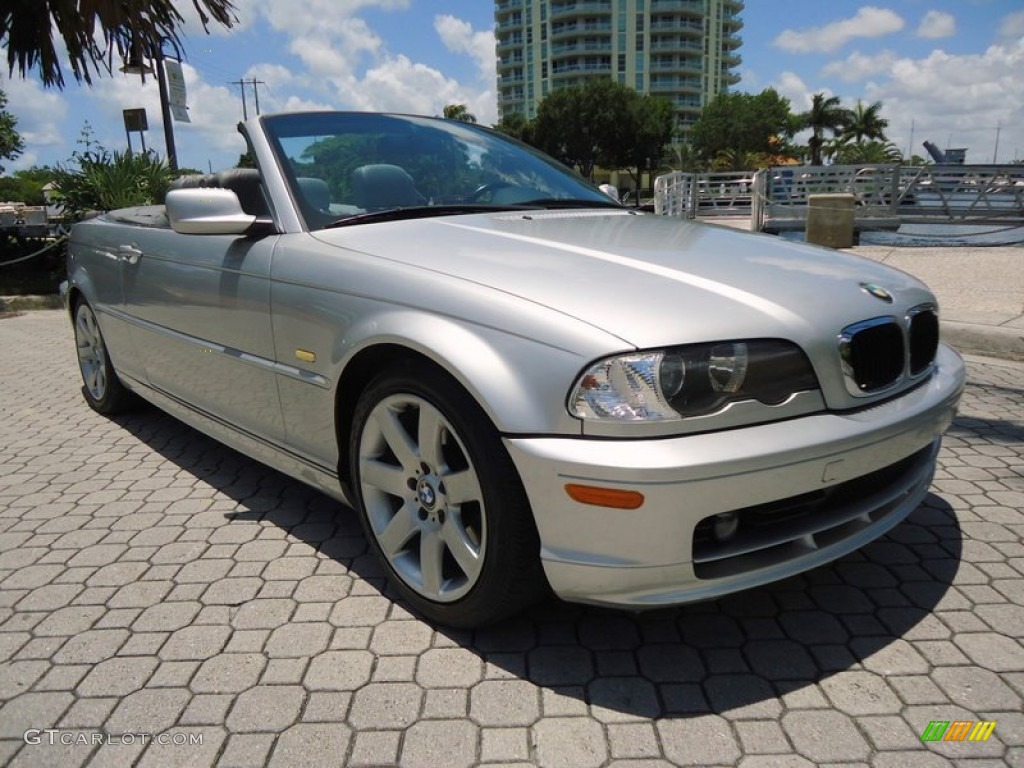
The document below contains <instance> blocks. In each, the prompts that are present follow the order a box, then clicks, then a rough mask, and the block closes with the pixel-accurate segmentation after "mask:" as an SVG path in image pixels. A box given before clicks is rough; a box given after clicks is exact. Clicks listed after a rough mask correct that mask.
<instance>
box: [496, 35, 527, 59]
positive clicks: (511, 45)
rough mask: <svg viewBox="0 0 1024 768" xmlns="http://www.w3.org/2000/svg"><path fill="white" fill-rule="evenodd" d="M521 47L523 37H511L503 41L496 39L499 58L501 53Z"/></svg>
mask: <svg viewBox="0 0 1024 768" xmlns="http://www.w3.org/2000/svg"><path fill="white" fill-rule="evenodd" d="M522 47H523V36H522V35H511V36H509V37H506V38H504V39H502V38H498V55H499V56H500V55H501V53H502V51H511V50H514V49H516V48H522Z"/></svg>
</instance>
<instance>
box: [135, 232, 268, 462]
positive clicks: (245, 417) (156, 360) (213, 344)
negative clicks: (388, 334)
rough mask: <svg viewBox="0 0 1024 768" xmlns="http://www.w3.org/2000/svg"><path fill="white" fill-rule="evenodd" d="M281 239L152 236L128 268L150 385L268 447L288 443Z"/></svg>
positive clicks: (139, 245) (142, 240) (139, 243)
mask: <svg viewBox="0 0 1024 768" xmlns="http://www.w3.org/2000/svg"><path fill="white" fill-rule="evenodd" d="M277 240H278V236H277V235H270V236H264V237H242V236H234V235H183V234H178V233H176V232H173V231H172V230H170V229H153V230H149V231H147V232H146V233H145V236H144V237H139V238H137V239H136V241H135V242H132V243H126V244H123V245H126V246H128V247H130V248H132V249H133V251H131V257H130V258H129V259H128V260H126V261H125V262H124V263H123V267H122V268H123V284H124V300H125V314H126V315H127V316H128V317H129V318H131V321H132V326H133V333H134V346H135V350H136V353H137V355H138V356H139V359H140V360H141V361H142V362H143V364H144V366H145V371H146V377H147V379H148V382H149V384H150V386H152V387H154V388H155V389H158V390H160V391H162V392H164V393H165V394H168V395H171V396H173V397H174V398H176V399H178V400H181V401H184V402H185V403H187V404H188V405H190V406H192V407H194V408H196V409H198V410H200V411H203V412H205V413H207V414H211V415H213V416H216V417H218V418H220V419H223V420H225V421H227V422H229V423H231V424H233V425H235V426H237V427H240V428H242V429H244V430H246V431H248V432H251V433H254V434H255V435H257V436H259V437H262V438H264V439H269V440H271V441H274V442H280V441H281V440H282V439H283V434H284V430H283V426H282V420H281V406H280V398H279V397H278V391H277V383H276V375H275V369H274V361H273V358H274V348H273V337H272V329H271V320H270V279H269V278H270V265H271V259H272V257H273V253H274V248H275V245H276V243H277Z"/></svg>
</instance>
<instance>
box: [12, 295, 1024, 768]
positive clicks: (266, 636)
mask: <svg viewBox="0 0 1024 768" xmlns="http://www.w3.org/2000/svg"><path fill="white" fill-rule="evenodd" d="M0 354H2V362H3V365H2V366H0V763H4V764H10V765H32V766H38V765H61V766H68V767H69V768H70V766H76V765H84V764H92V765H108V764H109V765H128V764H138V765H143V766H150V765H153V766H169V765H186V764H188V765H198V766H202V765H224V766H230V765H239V766H241V765H245V766H263V765H269V766H277V765H280V766H295V765H309V766H312V765H330V766H336V765H342V764H345V765H353V766H355V765H378V766H379V765H391V764H401V765H405V766H435V765H437V766H440V765H451V766H473V765H488V764H490V765H542V766H551V767H552V768H553V767H555V766H594V767H595V768H600V767H602V766H611V765H637V766H640V765H659V764H661V765H665V764H677V765H681V764H714V765H743V766H788V765H792V766H810V765H816V764H824V763H843V764H857V765H871V766H879V767H881V766H899V768H909V767H910V766H917V765H921V766H931V765H947V764H950V763H952V764H962V765H964V766H969V765H972V764H977V765H998V764H1007V765H1014V764H1016V765H1024V715H1021V712H1022V710H1024V385H1022V382H1024V366H1020V365H1014V364H1010V363H1002V362H997V361H992V360H973V361H972V362H971V364H970V366H969V371H970V382H969V385H968V389H967V392H966V395H965V398H964V402H963V406H962V409H961V414H960V417H959V418H958V420H957V422H956V423H955V424H954V426H953V428H952V429H951V431H950V432H949V435H948V437H947V439H946V442H945V445H944V448H943V450H942V454H941V462H940V468H939V471H938V474H937V476H936V479H935V484H934V486H933V489H932V491H933V492H932V494H931V495H930V496H929V497H928V498H927V499H926V501H925V503H924V504H923V505H922V506H921V508H919V509H918V510H917V511H915V512H914V513H913V514H912V515H911V516H910V518H909V519H908V520H907V522H905V523H904V524H902V525H900V526H898V527H897V528H896V529H895V530H893V531H892V532H891V533H890V534H889V535H888V536H886V537H885V538H883V539H882V540H880V541H878V542H875V543H873V544H870V545H869V546H867V547H865V548H864V549H863V550H861V551H860V552H857V553H854V554H852V555H850V556H848V557H846V558H844V559H843V560H842V561H840V562H838V563H835V564H832V565H830V566H826V567H823V568H820V569H818V570H816V571H813V572H812V573H809V574H805V575H803V576H800V577H797V578H793V579H789V580H787V581H785V582H782V583H779V584H776V585H772V586H770V587H766V588H762V589H758V590H754V591H752V592H749V593H745V594H741V595H736V596H732V597H729V598H726V599H723V600H719V601H715V602H710V603H706V604H701V605H695V606H689V607H684V608H680V609H673V610H662V611H657V612H654V613H649V614H641V615H632V614H627V613H622V612H616V611H606V610H600V609H593V608H586V607H581V606H572V605H566V604H562V603H559V602H557V601H551V602H549V603H547V604H545V605H541V606H538V607H537V608H535V609H533V610H531V611H530V612H528V613H527V614H526V615H524V616H521V617H517V618H516V619H514V620H512V621H509V622H508V623H507V624H505V625H503V626H500V627H494V628H489V629H487V630H481V631H478V632H467V631H458V632H454V631H450V630H446V629H443V628H436V627H433V626H431V625H429V624H427V623H425V622H422V621H420V620H418V619H417V618H416V617H415V616H413V615H412V614H410V612H409V611H408V610H407V609H406V608H405V607H404V606H402V605H401V604H400V603H398V602H394V601H393V599H392V597H393V596H392V595H391V594H390V591H387V590H386V585H385V583H384V581H383V579H382V576H381V570H380V568H379V567H378V566H377V564H376V563H375V562H374V561H373V560H372V558H371V557H369V556H368V554H367V549H366V542H365V541H364V540H363V537H362V535H361V533H360V530H359V526H358V523H357V521H356V520H355V518H354V516H353V515H352V514H351V513H348V512H347V511H346V510H345V509H343V508H342V507H341V505H339V504H336V503H334V502H332V501H331V500H329V499H326V498H325V497H324V496H322V495H321V494H319V493H317V492H316V491H313V490H310V489H308V488H306V487H305V486H303V485H301V484H300V483H297V482H293V481H291V480H289V479H287V478H284V477H282V476H281V475H279V474H277V473H276V472H273V471H271V470H269V469H266V468H265V467H263V466H261V465H260V464H258V463H256V462H253V461H250V460H248V459H246V458H245V457H242V456H240V455H239V454H237V453H234V452H233V451H231V450H229V449H227V448H224V447H222V446H220V445H218V444H217V443H215V442H213V441H212V440H209V439H208V438H206V437H204V436H202V435H200V434H198V433H196V432H195V431H193V430H191V429H189V428H188V427H185V426H183V425H182V424H180V423H178V422H176V421H175V420H173V419H171V418H169V417H167V416H165V415H163V414H161V413H160V412H158V411H156V410H154V409H151V408H149V407H145V406H144V407H141V408H140V409H138V410H137V411H136V412H134V413H132V414H129V415H126V416H123V417H118V418H117V419H114V420H110V419H106V418H103V417H101V416H98V415H97V414H95V413H93V412H92V411H90V410H89V409H88V408H87V407H86V405H85V403H84V402H83V400H82V398H81V395H80V393H79V388H80V386H81V385H80V381H79V378H78V373H77V369H76V366H75V362H74V350H73V344H72V341H71V332H70V326H69V324H68V323H67V321H66V319H65V318H64V316H63V315H62V314H61V313H60V312H56V311H49V312H35V313H30V314H26V315H23V316H17V317H8V318H5V319H2V320H0ZM382 590H385V591H384V592H382ZM932 720H988V721H996V722H997V726H996V728H995V731H994V732H993V734H992V736H991V737H990V739H989V740H988V741H987V742H984V743H970V742H963V743H952V742H929V743H923V742H921V740H920V735H921V733H922V731H923V729H924V728H925V727H926V726H927V725H928V723H929V722H930V721H932ZM28 729H37V730H38V731H42V730H43V729H60V730H59V731H57V732H55V733H54V735H53V736H52V738H53V739H54V740H55V743H54V744H50V743H48V742H47V741H46V739H48V738H51V737H49V736H48V735H47V734H46V733H45V732H43V733H42V734H41V735H39V736H38V738H35V737H33V736H31V735H30V737H29V739H28V741H32V740H38V741H41V742H42V743H39V744H33V743H26V739H25V738H24V733H25V731H26V730H28ZM94 734H101V737H98V741H96V742H94V741H93V739H94ZM155 734H164V736H165V737H166V736H168V735H172V736H173V737H175V738H178V739H185V740H186V741H187V740H188V739H199V738H201V739H202V744H201V745H199V744H195V743H193V744H188V743H186V744H175V743H156V742H155V741H154V740H153V736H154V735H155ZM61 738H64V739H65V740H69V741H71V743H61V742H60V739H61ZM972 761H977V762H972Z"/></svg>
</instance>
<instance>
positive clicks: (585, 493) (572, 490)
mask: <svg viewBox="0 0 1024 768" xmlns="http://www.w3.org/2000/svg"><path fill="white" fill-rule="evenodd" d="M565 492H566V493H568V494H569V498H571V499H572V500H573V501H578V502H580V504H592V505H594V506H596V507H611V508H612V509H637V508H639V507H640V506H641V505H642V504H643V503H644V495H643V494H642V493H640V492H639V491H620V490H618V489H617V488H597V487H596V486H593V485H577V484H576V483H566V486H565Z"/></svg>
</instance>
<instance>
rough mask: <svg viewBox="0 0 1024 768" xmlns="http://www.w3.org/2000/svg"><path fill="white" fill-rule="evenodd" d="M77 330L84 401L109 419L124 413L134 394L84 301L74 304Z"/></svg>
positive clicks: (79, 367)
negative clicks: (118, 375) (129, 388)
mask: <svg viewBox="0 0 1024 768" xmlns="http://www.w3.org/2000/svg"><path fill="white" fill-rule="evenodd" d="M74 327H75V346H76V347H77V348H78V370H79V371H80V372H81V374H82V383H83V385H84V386H83V387H82V395H83V396H84V397H85V401H86V402H87V403H88V404H89V407H90V408H92V409H93V410H94V411H96V412H97V413H102V414H106V415H110V414H114V413H118V412H119V411H122V410H124V409H125V408H126V407H127V406H128V405H129V403H130V400H131V393H130V392H129V391H128V390H127V389H125V387H124V385H123V384H122V383H121V380H120V379H119V378H117V372H116V371H115V370H114V365H113V363H111V362H110V355H109V354H107V345H106V344H105V343H104V341H103V334H102V332H101V331H100V325H99V322H97V320H96V313H95V312H93V311H92V307H90V306H89V303H88V302H87V301H85V300H84V299H82V300H80V301H78V302H77V303H76V304H75V310H74Z"/></svg>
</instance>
